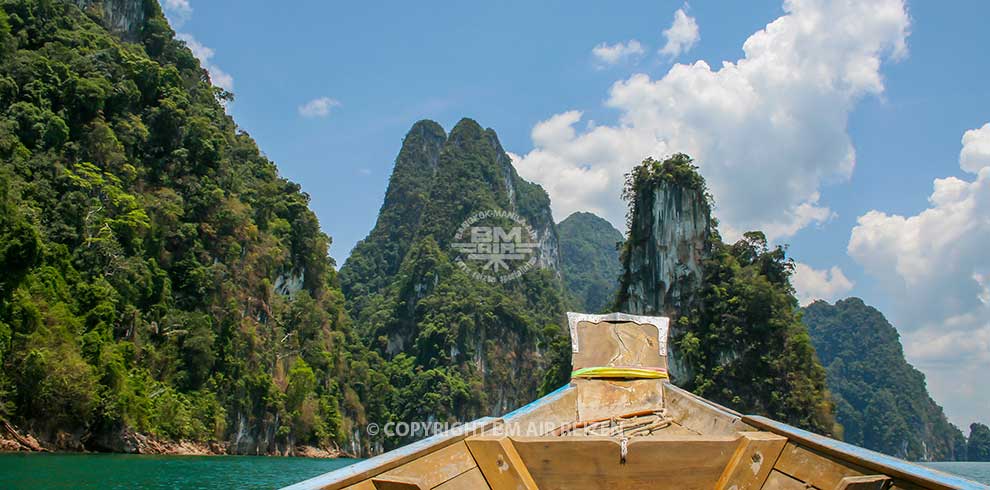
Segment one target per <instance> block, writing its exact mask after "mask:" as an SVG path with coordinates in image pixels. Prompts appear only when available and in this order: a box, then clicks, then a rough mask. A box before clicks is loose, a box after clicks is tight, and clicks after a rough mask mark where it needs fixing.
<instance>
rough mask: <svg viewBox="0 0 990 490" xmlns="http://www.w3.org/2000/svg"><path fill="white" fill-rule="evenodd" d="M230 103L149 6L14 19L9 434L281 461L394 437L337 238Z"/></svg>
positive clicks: (55, 10)
mask: <svg viewBox="0 0 990 490" xmlns="http://www.w3.org/2000/svg"><path fill="white" fill-rule="evenodd" d="M230 97H231V95H230V94H228V93H226V92H224V91H222V90H220V89H217V88H215V87H213V86H212V85H211V83H210V81H209V79H208V74H207V72H206V71H205V70H204V69H203V68H202V67H201V66H200V64H199V62H198V61H197V59H196V58H195V57H194V56H193V55H192V53H191V52H190V51H189V49H187V47H186V46H185V45H184V43H182V42H180V41H178V40H176V39H175V35H174V32H173V31H172V30H171V29H170V28H169V26H168V23H167V22H166V20H165V18H164V17H163V16H162V13H161V11H160V9H159V6H158V4H157V2H155V1H154V0H144V1H142V0H114V1H109V0H108V1H82V0H81V1H79V2H78V3H73V2H64V1H40V0H38V1H35V0H11V1H4V2H2V3H0V210H2V213H0V270H2V271H3V273H2V276H0V363H2V371H0V418H5V419H8V420H10V421H12V422H13V423H15V424H16V425H18V426H20V427H21V429H22V430H26V431H30V432H32V433H34V434H35V435H37V436H38V437H39V438H40V439H41V440H42V441H43V442H44V443H46V444H48V445H49V446H51V447H58V448H83V447H85V448H88V449H112V450H138V449H140V448H136V447H135V444H138V443H139V442H140V441H142V440H144V439H143V436H144V435H150V436H153V437H157V438H160V439H164V440H177V439H189V440H194V441H216V442H218V443H220V444H221V445H223V444H229V450H230V451H232V452H239V453H273V452H291V451H292V450H293V447H294V446H295V445H296V444H311V445H319V446H324V447H332V446H333V445H334V444H336V443H344V442H345V441H351V442H354V441H356V438H354V437H353V436H352V434H353V432H352V430H353V429H352V428H353V427H354V426H355V425H356V424H358V423H363V422H364V421H365V420H366V419H369V418H373V419H375V420H383V419H386V418H387V417H388V414H387V413H385V408H384V407H385V406H386V404H387V401H388V399H389V397H390V396H391V393H393V390H392V388H391V385H390V384H389V379H388V369H387V367H383V361H382V360H381V358H380V357H379V356H378V354H377V353H374V352H370V351H369V350H368V349H366V348H365V347H363V344H362V343H361V342H360V341H359V338H358V337H357V336H356V335H355V334H354V333H353V330H352V326H351V325H352V324H351V323H350V322H349V320H348V319H347V315H346V312H345V311H344V305H343V297H342V294H341V291H340V289H339V286H338V280H337V275H336V273H335V271H334V264H333V262H332V261H331V260H330V259H329V257H328V254H327V252H328V246H329V245H330V238H329V237H328V236H326V235H324V234H323V233H322V232H321V231H320V228H319V225H318V223H317V220H316V217H315V216H314V214H313V213H312V211H310V209H309V208H308V201H309V198H308V196H307V195H306V194H305V193H303V192H301V191H300V187H299V186H298V185H296V184H294V183H292V182H289V181H287V180H285V179H283V178H281V177H279V175H278V171H277V169H276V167H275V165H274V164H273V163H272V162H271V161H269V160H268V159H266V158H265V157H264V156H263V155H262V154H261V153H260V152H259V150H258V148H257V146H256V145H255V142H254V141H253V140H252V139H251V137H250V136H249V135H247V134H246V133H244V132H243V131H241V130H239V129H238V128H237V126H236V124H235V123H234V121H233V120H232V119H231V118H230V117H229V116H228V115H227V114H226V113H225V111H224V107H223V103H224V101H225V100H229V99H230ZM135 434H138V435H140V437H139V436H138V435H135ZM351 449H352V450H355V451H357V450H359V449H360V448H357V447H354V446H352V447H351Z"/></svg>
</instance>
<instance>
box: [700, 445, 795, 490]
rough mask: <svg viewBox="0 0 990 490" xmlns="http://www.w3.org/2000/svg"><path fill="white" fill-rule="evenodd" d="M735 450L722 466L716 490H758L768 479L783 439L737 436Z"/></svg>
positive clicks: (782, 446)
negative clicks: (723, 466) (737, 443)
mask: <svg viewBox="0 0 990 490" xmlns="http://www.w3.org/2000/svg"><path fill="white" fill-rule="evenodd" d="M739 435H740V436H741V437H740V439H739V447H737V448H736V452H735V453H734V454H733V455H732V459H730V460H729V463H728V464H727V465H726V466H725V471H723V472H722V476H721V478H719V480H718V484H717V485H715V488H716V490H759V489H760V488H763V483H764V482H765V481H766V480H767V477H768V476H770V471H771V470H773V467H774V465H775V464H776V463H777V458H778V457H779V456H780V452H781V451H782V450H783V449H784V445H785V444H787V438H786V437H783V436H779V435H777V434H773V433H770V432H741V433H740V434H739Z"/></svg>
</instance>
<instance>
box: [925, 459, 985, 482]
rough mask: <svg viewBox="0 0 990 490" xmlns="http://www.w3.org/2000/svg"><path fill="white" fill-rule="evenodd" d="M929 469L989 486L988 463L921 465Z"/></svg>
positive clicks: (952, 462)
mask: <svg viewBox="0 0 990 490" xmlns="http://www.w3.org/2000/svg"><path fill="white" fill-rule="evenodd" d="M923 464H924V465H925V466H927V467H929V468H935V469H936V470H939V471H943V472H945V473H952V474H955V475H959V476H961V477H963V478H968V479H970V480H973V481H975V482H980V483H984V484H987V485H990V463H967V462H962V461H960V462H956V461H947V462H944V463H923Z"/></svg>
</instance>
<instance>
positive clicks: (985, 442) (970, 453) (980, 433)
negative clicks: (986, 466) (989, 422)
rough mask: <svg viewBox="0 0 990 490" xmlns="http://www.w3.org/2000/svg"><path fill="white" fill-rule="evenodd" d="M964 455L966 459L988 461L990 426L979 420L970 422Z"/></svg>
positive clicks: (989, 454)
mask: <svg viewBox="0 0 990 490" xmlns="http://www.w3.org/2000/svg"><path fill="white" fill-rule="evenodd" d="M966 455H967V458H966V460H967V461H990V427H987V426H986V425H983V424H981V423H979V422H974V423H972V424H970V426H969V440H968V441H967V446H966Z"/></svg>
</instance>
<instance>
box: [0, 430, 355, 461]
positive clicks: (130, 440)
mask: <svg viewBox="0 0 990 490" xmlns="http://www.w3.org/2000/svg"><path fill="white" fill-rule="evenodd" d="M100 439H101V440H102V441H103V442H105V443H107V444H101V446H102V447H101V448H100V449H93V448H87V447H86V446H85V445H83V444H82V442H81V441H80V440H79V439H78V438H76V437H73V436H71V435H69V434H59V435H58V436H57V442H55V443H52V442H50V441H39V439H38V438H36V437H35V436H34V435H33V434H31V433H23V432H22V431H20V430H18V429H17V428H16V427H15V426H13V425H11V424H10V423H9V422H7V421H6V420H3V421H0V454H4V453H10V454H13V453H51V454H141V455H159V456H263V457H291V458H311V459H340V458H351V457H353V456H352V455H349V454H346V453H344V452H343V451H340V450H339V449H335V448H319V447H315V446H309V445H296V446H293V447H291V449H286V450H281V451H279V450H276V451H271V452H264V453H238V452H231V451H230V444H229V443H227V442H226V441H224V442H221V441H208V442H201V441H183V440H180V441H170V440H164V439H159V438H157V437H154V436H152V435H148V434H141V433H139V432H135V431H132V430H130V429H124V430H122V431H120V432H119V433H118V434H117V437H114V438H113V439H110V440H107V439H106V438H105V437H103V438H100ZM101 449H106V450H101Z"/></svg>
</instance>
